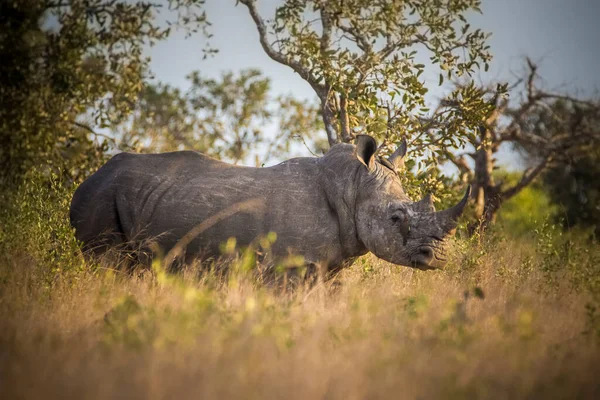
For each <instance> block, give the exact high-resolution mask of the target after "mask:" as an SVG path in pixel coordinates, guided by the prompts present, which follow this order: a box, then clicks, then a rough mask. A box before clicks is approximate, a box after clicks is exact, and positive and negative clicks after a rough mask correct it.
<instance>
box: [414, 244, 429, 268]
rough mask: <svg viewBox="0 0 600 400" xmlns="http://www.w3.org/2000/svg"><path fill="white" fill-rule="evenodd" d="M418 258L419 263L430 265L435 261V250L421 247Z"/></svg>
mask: <svg viewBox="0 0 600 400" xmlns="http://www.w3.org/2000/svg"><path fill="white" fill-rule="evenodd" d="M417 258H418V260H419V262H421V263H424V264H429V263H430V262H431V261H433V249H432V248H431V247H429V246H423V247H419V252H418V256H417Z"/></svg>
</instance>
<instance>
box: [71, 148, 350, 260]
mask: <svg viewBox="0 0 600 400" xmlns="http://www.w3.org/2000/svg"><path fill="white" fill-rule="evenodd" d="M318 174H319V168H318V162H317V160H316V159H311V158H299V159H292V160H289V161H287V162H285V163H282V164H279V165H277V166H274V167H269V168H249V167H238V166H233V165H229V164H226V163H223V162H220V161H216V160H213V159H211V158H209V157H206V156H203V155H201V154H198V153H195V152H175V153H165V154H147V155H143V154H126V153H125V154H123V153H122V154H119V155H117V156H115V157H113V158H112V159H111V160H110V161H109V162H108V163H107V164H106V165H105V166H103V167H102V168H101V169H100V170H98V172H96V174H94V175H93V176H92V177H90V179H88V180H87V181H86V182H84V183H83V184H82V185H81V186H80V188H79V189H78V190H77V192H76V194H75V196H74V199H73V204H72V220H73V222H74V226H75V227H76V229H77V232H78V237H79V238H80V239H81V240H83V241H84V242H85V241H91V240H92V239H93V238H94V237H97V236H98V235H100V234H101V233H102V232H106V231H111V230H112V231H114V232H117V233H119V234H121V237H120V239H116V240H117V241H118V240H143V239H147V238H158V239H157V240H158V244H159V245H160V247H162V249H163V250H164V251H168V250H169V249H170V248H172V246H173V245H174V244H175V243H176V242H177V241H178V240H179V239H180V238H181V237H182V236H184V235H185V234H186V233H188V232H189V231H190V230H191V229H193V228H194V227H196V226H198V225H199V224H200V223H202V222H203V221H206V220H207V219H208V218H210V217H211V216H214V215H217V214H219V213H222V212H223V211H226V210H228V209H231V208H232V207H235V205H236V204H240V203H242V202H245V201H248V200H253V201H255V203H254V204H256V205H257V206H256V207H254V208H253V209H250V210H245V211H241V212H237V213H235V214H233V215H231V216H230V217H228V218H224V219H223V220H221V221H219V222H218V223H216V224H215V225H214V226H212V227H210V228H208V229H206V230H205V231H203V232H201V233H200V234H199V235H198V236H197V237H196V238H195V239H194V240H193V241H192V242H191V243H190V245H189V246H188V248H187V251H188V254H192V255H198V254H202V255H205V256H214V255H218V253H219V244H220V243H222V242H224V241H226V240H227V239H228V238H229V237H235V238H236V239H237V242H238V244H239V245H242V246H243V245H248V244H250V243H251V242H252V241H253V240H254V239H256V238H257V237H258V236H260V235H265V234H267V233H268V232H276V233H277V235H278V239H277V241H276V243H275V245H274V246H273V251H274V252H275V253H276V255H279V256H284V255H285V254H287V253H288V252H294V253H298V254H302V255H304V256H305V258H307V259H308V260H309V261H314V262H316V261H318V260H320V259H323V258H327V259H332V258H336V257H338V256H337V255H336V254H335V253H336V251H338V249H337V248H336V246H338V244H339V235H338V232H337V230H338V224H337V221H336V216H335V214H334V212H333V210H332V209H331V207H329V205H328V203H327V199H326V197H325V196H324V194H323V190H322V188H321V187H320V184H319V179H318ZM311 259H312V260H311Z"/></svg>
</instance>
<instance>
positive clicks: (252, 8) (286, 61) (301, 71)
mask: <svg viewBox="0 0 600 400" xmlns="http://www.w3.org/2000/svg"><path fill="white" fill-rule="evenodd" d="M240 3H242V4H243V5H245V6H246V7H247V8H248V11H249V12H250V16H251V17H252V20H253V21H254V24H255V25H256V29H258V35H259V40H260V44H261V46H262V48H263V50H264V51H265V53H267V55H268V56H269V57H271V59H272V60H274V61H277V62H278V63H280V64H283V65H287V66H288V67H290V68H292V69H293V70H294V71H295V72H296V73H297V74H298V75H300V76H301V77H302V78H303V79H304V80H305V81H307V82H308V84H309V85H310V86H311V87H312V88H313V89H314V90H315V92H317V94H318V95H319V97H321V98H322V95H323V94H324V93H323V92H324V91H325V88H324V87H323V86H322V85H321V84H319V82H318V81H317V79H316V78H315V76H313V75H312V74H311V73H310V72H309V71H308V69H306V68H305V67H304V66H303V65H302V64H300V63H299V62H297V61H295V60H294V59H292V58H290V57H286V56H285V55H284V54H282V53H280V52H278V51H276V50H275V49H274V48H273V47H272V46H271V44H270V43H269V40H268V37H267V36H268V35H267V28H266V26H265V23H264V21H263V19H262V17H261V16H260V15H259V13H258V10H257V9H256V0H240Z"/></svg>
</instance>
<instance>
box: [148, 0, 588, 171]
mask: <svg viewBox="0 0 600 400" xmlns="http://www.w3.org/2000/svg"><path fill="white" fill-rule="evenodd" d="M257 1H258V4H259V9H260V10H261V12H262V14H263V18H265V19H267V18H269V17H270V16H272V10H273V8H274V6H276V5H277V4H278V3H279V2H280V1H278V0H257ZM235 2H236V1H235V0H207V2H206V12H207V15H208V18H209V20H210V21H211V22H212V24H213V25H212V28H211V33H213V34H214V37H213V38H212V39H211V45H212V46H213V47H215V48H217V49H219V53H218V54H217V55H216V56H214V57H212V58H209V59H206V60H203V53H202V48H203V46H204V44H205V39H203V38H202V37H200V36H193V37H191V38H188V39H186V38H185V35H184V33H182V32H179V33H175V34H173V35H171V36H170V37H169V39H167V40H166V41H163V42H160V43H159V44H157V45H156V46H154V47H152V48H149V49H148V51H147V54H148V55H149V56H150V57H151V59H152V61H151V70H152V72H153V73H154V76H155V79H156V80H158V81H162V82H165V83H168V84H170V85H172V86H176V87H180V88H182V89H185V88H187V87H188V84H187V82H186V79H185V76H186V75H188V74H189V73H190V72H191V71H193V70H200V71H201V73H202V75H204V76H206V77H215V78H216V77H218V76H220V74H221V73H222V72H223V71H227V70H231V71H239V70H241V69H245V68H258V69H260V70H261V71H262V72H263V73H264V74H265V75H266V76H268V77H269V78H270V79H271V82H272V85H271V86H272V89H273V93H274V94H292V95H294V96H296V97H298V98H303V99H314V98H315V95H314V93H313V92H312V89H311V88H310V87H309V86H308V84H307V83H306V82H304V81H303V80H302V79H301V78H300V77H299V76H297V75H296V74H295V73H293V72H292V71H291V70H290V69H289V68H288V67H285V66H282V65H279V64H277V63H275V62H274V61H272V60H271V59H270V58H269V57H268V56H267V55H266V54H265V53H264V51H263V50H262V48H261V46H260V44H259V42H258V33H257V31H256V27H255V25H254V24H253V22H252V20H251V18H250V16H249V15H248V12H247V9H246V8H245V7H244V6H241V5H240V6H237V7H236V6H235ZM481 8H482V11H483V14H482V15H480V14H478V13H472V14H470V15H469V16H468V17H467V18H468V20H469V22H470V23H471V25H472V27H474V28H481V29H482V30H484V31H486V32H491V33H492V36H491V38H490V39H489V41H488V43H489V45H490V46H491V52H492V54H493V55H494V59H493V60H492V63H491V65H490V70H489V71H488V73H479V74H478V75H477V76H476V79H477V80H480V81H481V82H483V83H486V82H492V81H505V82H506V81H509V82H510V81H514V79H515V77H516V75H517V74H518V73H519V72H522V71H523V70H524V57H525V56H527V57H529V58H531V59H532V60H533V61H534V62H536V63H537V64H538V65H539V70H538V71H539V74H540V76H541V79H542V80H541V84H542V85H543V87H544V88H545V89H548V90H557V91H562V92H565V93H569V94H574V95H579V96H591V95H594V94H597V93H598V92H599V91H600V24H599V22H600V21H599V20H600V0H520V1H519V0H483V1H482V7H481ZM426 83H427V84H428V87H429V88H430V89H431V93H432V94H433V95H436V90H439V89H436V88H437V74H432V75H431V78H430V80H426ZM439 94H440V95H441V93H439ZM307 155H308V154H307ZM501 164H504V166H505V167H507V168H509V169H518V168H520V167H521V165H520V163H519V160H518V158H517V157H515V156H513V155H511V154H510V153H509V152H508V151H507V150H505V151H504V152H503V154H502V156H501Z"/></svg>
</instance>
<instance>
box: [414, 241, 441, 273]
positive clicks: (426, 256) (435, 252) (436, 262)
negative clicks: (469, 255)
mask: <svg viewBox="0 0 600 400" xmlns="http://www.w3.org/2000/svg"><path fill="white" fill-rule="evenodd" d="M446 262H447V259H446V258H445V257H444V254H443V252H442V251H440V250H439V249H435V248H434V247H433V246H420V247H419V248H418V249H417V251H416V253H415V254H414V255H413V256H412V257H411V266H412V267H414V268H417V269H420V270H423V271H424V270H431V269H440V268H442V267H443V266H444V265H445V264H446Z"/></svg>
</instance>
